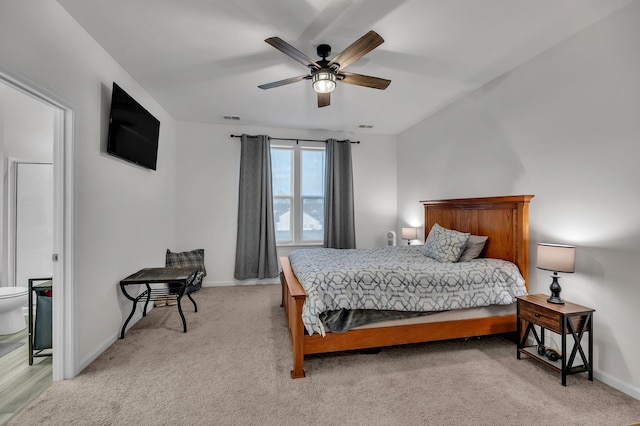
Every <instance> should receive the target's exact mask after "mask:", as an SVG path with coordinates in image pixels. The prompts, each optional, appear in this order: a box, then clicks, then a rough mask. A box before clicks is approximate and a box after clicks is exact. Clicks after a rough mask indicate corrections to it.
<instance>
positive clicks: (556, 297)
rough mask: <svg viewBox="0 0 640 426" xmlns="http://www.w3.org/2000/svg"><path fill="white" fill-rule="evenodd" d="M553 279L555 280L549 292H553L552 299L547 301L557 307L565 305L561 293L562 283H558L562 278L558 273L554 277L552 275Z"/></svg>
mask: <svg viewBox="0 0 640 426" xmlns="http://www.w3.org/2000/svg"><path fill="white" fill-rule="evenodd" d="M551 278H553V281H552V282H551V285H550V286H549V290H551V297H549V298H548V299H547V302H549V303H555V304H556V305H564V300H562V298H561V297H560V291H561V290H562V288H561V287H560V283H559V282H558V278H560V276H559V275H558V273H557V272H554V273H553V275H551Z"/></svg>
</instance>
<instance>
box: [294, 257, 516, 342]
mask: <svg viewBox="0 0 640 426" xmlns="http://www.w3.org/2000/svg"><path fill="white" fill-rule="evenodd" d="M421 249H422V246H404V247H402V246H400V247H378V248H373V249H356V250H337V249H303V250H296V251H295V252H293V253H292V254H291V255H289V260H290V262H291V267H292V268H293V271H294V272H295V274H296V276H297V277H298V280H299V281H300V283H301V284H302V286H303V288H304V290H305V291H306V293H307V298H306V300H305V303H304V308H303V311H302V320H303V323H304V326H305V328H306V329H307V332H308V333H309V334H313V333H319V334H321V335H323V336H324V334H325V329H324V327H323V324H322V321H321V320H320V314H321V313H322V312H325V311H331V310H338V309H377V310H396V311H408V312H434V311H435V312H437V311H446V310H452V309H462V308H473V307H479V306H489V305H508V304H511V303H514V302H515V301H516V299H515V298H516V296H521V295H524V294H526V288H525V286H524V278H523V277H522V275H521V274H520V272H519V270H518V267H517V266H516V265H515V264H513V263H511V262H507V261H504V260H498V259H475V260H472V261H470V262H461V263H440V262H438V261H436V260H433V259H431V258H428V257H426V256H424V255H423V254H422V251H421Z"/></svg>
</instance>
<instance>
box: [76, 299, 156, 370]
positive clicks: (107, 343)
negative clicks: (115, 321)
mask: <svg viewBox="0 0 640 426" xmlns="http://www.w3.org/2000/svg"><path fill="white" fill-rule="evenodd" d="M153 308H154V306H153V304H152V303H151V304H150V306H149V308H148V309H147V314H148V313H149V312H151V311H152V310H153ZM142 318H143V317H142V311H138V312H136V313H135V314H134V315H133V317H131V321H129V324H128V325H127V330H129V329H130V328H131V327H133V326H134V325H135V324H136V323H137V322H138V321H140V320H141V319H142ZM120 327H122V326H120ZM120 330H121V328H118V331H117V332H116V334H114V335H112V336H111V337H109V338H108V339H107V340H105V341H104V342H103V343H102V344H101V345H100V346H99V347H98V349H96V350H95V351H93V353H91V354H90V355H89V356H88V357H86V358H85V359H83V360H82V362H81V363H80V365H79V366H78V370H77V371H76V373H75V376H77V375H78V374H80V373H81V372H82V370H84V369H85V368H87V367H88V366H89V364H91V363H92V362H93V361H95V360H96V358H98V357H99V356H100V355H102V353H103V352H104V351H106V350H107V349H108V348H109V346H111V345H113V344H114V343H115V342H116V341H117V340H118V339H119V338H120ZM125 337H126V330H125Z"/></svg>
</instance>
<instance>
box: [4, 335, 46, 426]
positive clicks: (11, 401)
mask: <svg viewBox="0 0 640 426" xmlns="http://www.w3.org/2000/svg"><path fill="white" fill-rule="evenodd" d="M27 335H28V333H27V330H26V329H25V330H23V331H21V332H18V333H15V334H9V335H6V336H0V343H11V342H24V345H22V346H20V347H19V348H18V349H16V350H14V351H13V352H10V353H8V354H6V355H5V356H3V357H0V425H4V424H6V423H7V422H8V421H9V419H11V418H12V417H13V416H14V415H15V414H16V413H17V412H18V411H20V410H22V409H23V408H24V407H25V406H26V405H27V404H28V403H29V402H31V401H32V400H33V399H34V398H35V397H36V396H38V395H40V393H42V392H43V391H44V390H45V389H47V388H48V387H49V386H50V385H51V382H52V378H53V368H52V360H51V357H37V358H34V359H33V365H31V366H30V365H29V347H28V345H27V342H28V340H27Z"/></svg>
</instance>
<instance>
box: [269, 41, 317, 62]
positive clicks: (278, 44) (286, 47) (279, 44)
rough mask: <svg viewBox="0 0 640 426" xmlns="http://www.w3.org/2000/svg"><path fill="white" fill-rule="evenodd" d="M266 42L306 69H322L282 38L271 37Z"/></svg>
mask: <svg viewBox="0 0 640 426" xmlns="http://www.w3.org/2000/svg"><path fill="white" fill-rule="evenodd" d="M265 41H266V42H267V43H269V44H270V45H271V46H273V47H275V48H276V49H278V50H279V51H281V52H282V53H284V54H285V55H287V56H289V57H290V58H292V59H295V60H296V61H298V62H300V63H301V64H302V65H304V66H305V67H309V68H320V65H318V63H317V62H315V61H314V60H312V59H311V58H309V57H308V56H307V55H305V54H304V53H302V52H301V51H299V50H298V49H296V48H295V47H293V46H292V45H290V44H289V43H287V42H286V41H284V40H282V39H281V38H280V37H271V38H268V39H266V40H265Z"/></svg>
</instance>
